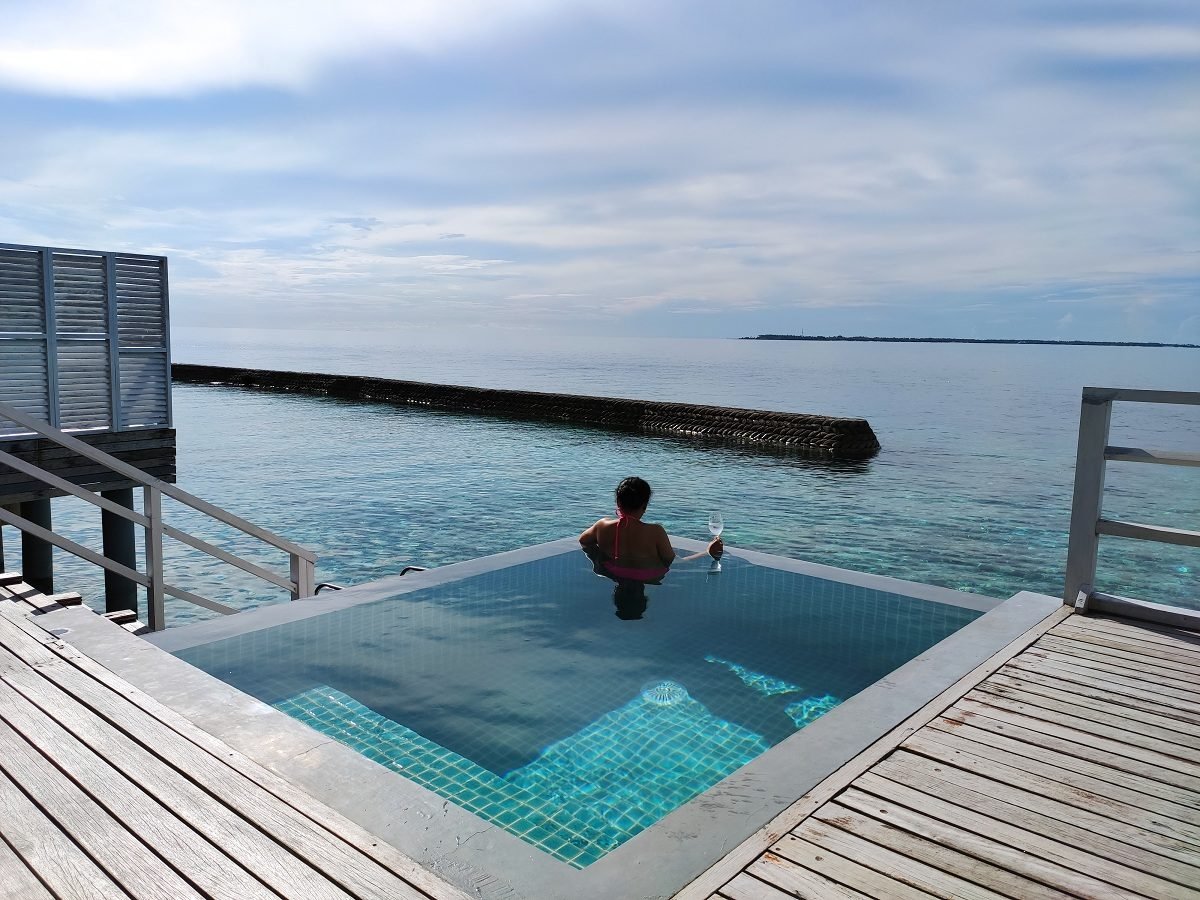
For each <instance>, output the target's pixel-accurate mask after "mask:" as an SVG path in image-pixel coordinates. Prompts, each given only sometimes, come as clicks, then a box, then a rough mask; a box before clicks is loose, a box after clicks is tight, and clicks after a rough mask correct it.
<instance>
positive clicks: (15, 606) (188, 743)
mask: <svg viewBox="0 0 1200 900" xmlns="http://www.w3.org/2000/svg"><path fill="white" fill-rule="evenodd" d="M63 599H64V600H65V601H67V602H71V601H74V602H78V597H77V596H76V595H66V596H64V597H63ZM26 600H28V601H29V602H30V603H29V604H27V603H26V602H25V601H26ZM30 604H32V605H35V606H41V607H45V606H47V605H49V606H55V605H56V604H55V603H54V602H53V601H49V602H47V600H46V598H42V597H40V595H38V594H37V593H36V592H35V591H33V590H32V589H31V588H29V586H28V585H25V584H22V583H19V582H18V583H10V584H8V585H7V586H0V896H2V897H5V898H7V897H14V898H51V897H54V898H109V897H111V898H125V900H127V898H129V897H133V898H146V900H151V898H163V900H181V898H187V897H214V898H215V897H220V898H229V900H254V898H264V900H265V898H275V900H278V898H279V897H287V898H292V897H295V898H349V897H358V898H368V897H370V898H380V900H383V898H409V900H418V898H431V897H432V898H454V900H463V898H465V895H464V894H462V893H461V892H460V891H459V890H457V889H456V888H453V887H451V886H450V885H447V884H444V883H443V882H441V881H440V880H439V879H438V878H436V877H435V876H434V875H432V874H430V873H429V872H427V871H425V870H424V869H421V868H420V867H419V866H417V865H416V864H415V863H413V862H412V861H411V860H409V859H408V858H406V857H405V856H403V855H402V854H400V853H399V852H398V851H397V850H395V849H394V848H392V847H391V846H389V845H388V844H385V843H384V842H382V841H380V840H379V839H378V838H376V837H374V836H373V835H371V834H369V833H367V832H366V831H364V830H363V829H362V828H360V827H359V826H357V825H355V824H353V823H352V822H350V821H349V820H347V819H346V818H344V817H343V816H341V815H339V814H337V813H335V812H334V811H333V810H331V809H329V808H328V807H327V806H325V805H323V804H321V803H319V802H318V801H316V800H314V799H313V798H312V797H310V796H308V795H307V794H305V793H303V792H302V791H300V790H298V789H296V788H295V787H293V786H292V785H290V784H289V783H287V782H286V781H284V780H283V779H281V778H279V777H277V776H275V775H274V774H272V773H270V772H268V771H267V770H266V769H264V768H262V767H261V766H259V765H257V764H256V763H254V762H252V761H250V760H249V759H247V758H245V757H244V756H242V755H241V754H239V753H237V752H235V751H233V750H232V749H230V748H229V747H228V746H227V745H225V744H224V743H222V742H221V741H219V740H217V739H216V738H214V737H213V736H211V735H209V734H208V733H207V732H204V731H201V730H200V729H199V728H197V727H196V726H195V725H193V724H192V723H191V722H189V721H188V720H187V719H185V718H183V717H182V716H180V715H178V714H177V713H174V712H173V711H171V710H170V709H168V708H166V707H165V706H163V705H161V704H159V703H158V702H156V701H155V700H153V699H151V698H150V697H149V696H147V695H146V694H144V693H142V692H141V691H139V690H137V689H136V688H134V687H133V686H132V685H130V684H129V683H128V682H126V681H124V680H122V679H120V678H118V677H117V676H115V675H114V674H113V673H112V672H110V671H109V670H108V669H105V668H104V667H102V666H100V665H99V664H98V663H96V662H95V661H93V660H92V659H90V658H88V657H87V656H85V655H83V654H81V653H79V652H78V651H76V650H75V649H74V648H72V647H71V646H70V645H69V644H66V643H64V642H63V641H61V640H57V639H55V638H54V636H53V635H51V634H48V633H47V632H46V631H44V630H42V629H41V628H39V627H38V625H37V624H36V623H35V621H33V619H31V618H30V617H29V615H28V614H29V612H30V611H31V610H30ZM114 627H115V626H114Z"/></svg>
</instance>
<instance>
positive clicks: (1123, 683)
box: [1009, 654, 1200, 715]
mask: <svg viewBox="0 0 1200 900" xmlns="http://www.w3.org/2000/svg"><path fill="white" fill-rule="evenodd" d="M1009 665H1010V666H1011V667H1013V668H1015V669H1022V670H1026V671H1030V672H1037V673H1039V674H1043V675H1049V676H1051V677H1056V678H1067V679H1070V680H1072V681H1076V682H1079V683H1082V684H1089V685H1092V686H1095V687H1101V688H1104V689H1106V690H1110V691H1112V692H1113V693H1116V694H1124V695H1128V696H1130V697H1136V698H1138V699H1139V700H1148V701H1150V702H1151V703H1155V704H1158V705H1159V706H1160V707H1164V709H1163V714H1164V715H1167V714H1168V710H1170V711H1172V712H1171V713H1170V714H1172V715H1174V714H1175V713H1174V712H1173V711H1174V710H1179V711H1181V712H1185V713H1188V714H1189V715H1200V703H1191V702H1189V701H1187V700H1183V699H1179V698H1177V697H1172V696H1170V695H1169V694H1164V693H1161V692H1158V691H1154V690H1149V689H1148V687H1147V685H1146V683H1145V682H1143V681H1138V680H1136V679H1133V678H1125V677H1123V676H1121V675H1115V674H1113V673H1111V672H1098V671H1096V670H1095V669H1087V668H1081V667H1080V666H1074V665H1071V664H1070V663H1063V662H1060V661H1058V660H1047V659H1044V658H1035V657H1032V656H1029V655H1027V654H1022V655H1021V657H1020V658H1019V659H1014V660H1013V661H1012V662H1011V663H1009Z"/></svg>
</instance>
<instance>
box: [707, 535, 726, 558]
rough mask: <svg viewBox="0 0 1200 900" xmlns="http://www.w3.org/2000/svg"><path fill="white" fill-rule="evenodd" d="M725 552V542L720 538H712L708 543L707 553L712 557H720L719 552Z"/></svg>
mask: <svg viewBox="0 0 1200 900" xmlns="http://www.w3.org/2000/svg"><path fill="white" fill-rule="evenodd" d="M724 552H725V542H724V541H722V540H721V539H720V538H713V539H712V540H711V541H709V544H708V555H709V556H711V557H712V558H713V559H720V558H721V554H722V553H724Z"/></svg>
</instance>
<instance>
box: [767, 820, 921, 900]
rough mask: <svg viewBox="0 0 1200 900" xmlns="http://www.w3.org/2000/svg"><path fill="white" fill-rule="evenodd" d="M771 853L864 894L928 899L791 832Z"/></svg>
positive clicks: (914, 889) (903, 884)
mask: <svg viewBox="0 0 1200 900" xmlns="http://www.w3.org/2000/svg"><path fill="white" fill-rule="evenodd" d="M771 852H772V853H775V854H777V855H778V856H780V857H781V858H783V859H785V860H788V861H790V862H793V863H795V864H796V865H798V866H801V867H803V868H805V869H807V870H809V871H810V872H816V873H818V874H820V875H824V876H825V877H826V878H828V879H830V880H831V881H835V882H837V883H838V884H842V885H845V886H846V887H848V888H851V889H853V890H856V891H859V892H861V893H862V894H865V895H866V896H868V897H888V898H889V900H890V898H893V897H894V898H897V900H928V897H929V896H930V895H929V894H928V893H926V892H925V891H922V890H919V889H918V888H914V887H913V886H912V885H909V884H905V883H904V882H902V881H897V880H896V879H894V878H891V877H889V876H887V875H884V874H883V873H882V872H879V871H877V870H875V869H873V868H868V867H867V866H864V865H860V864H859V863H856V862H854V861H853V860H851V859H847V858H846V857H844V856H842V855H840V854H838V853H833V852H830V851H829V850H827V849H826V848H824V847H818V846H817V845H815V844H810V843H809V842H808V841H806V840H804V839H802V838H798V837H796V836H795V835H794V834H785V835H784V836H783V840H781V841H780V842H779V843H778V844H776V845H775V846H774V847H772V848H771ZM872 862H873V860H872Z"/></svg>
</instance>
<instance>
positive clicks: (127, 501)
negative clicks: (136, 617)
mask: <svg viewBox="0 0 1200 900" xmlns="http://www.w3.org/2000/svg"><path fill="white" fill-rule="evenodd" d="M100 496H101V497H103V498H104V499H105V500H111V501H112V502H113V503H119V504H120V505H121V506H124V507H125V508H126V509H133V488H117V489H115V490H111V491H101V492H100ZM100 525H101V530H102V531H103V533H104V555H105V556H107V557H108V558H109V559H111V560H112V561H113V562H115V563H120V564H121V565H123V566H128V567H129V568H130V569H136V568H137V544H136V542H135V540H134V526H133V522H131V521H129V520H128V519H123V518H121V517H120V516H118V515H117V514H116V513H111V512H109V511H108V510H107V509H102V510H100ZM137 588H138V586H137V585H136V584H135V583H134V582H132V581H130V580H129V579H128V578H126V577H125V576H124V575H118V574H117V573H116V572H109V571H107V570H106V571H105V572H104V611H105V612H118V611H120V610H123V609H131V610H133V611H134V612H137V608H138V595H137Z"/></svg>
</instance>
